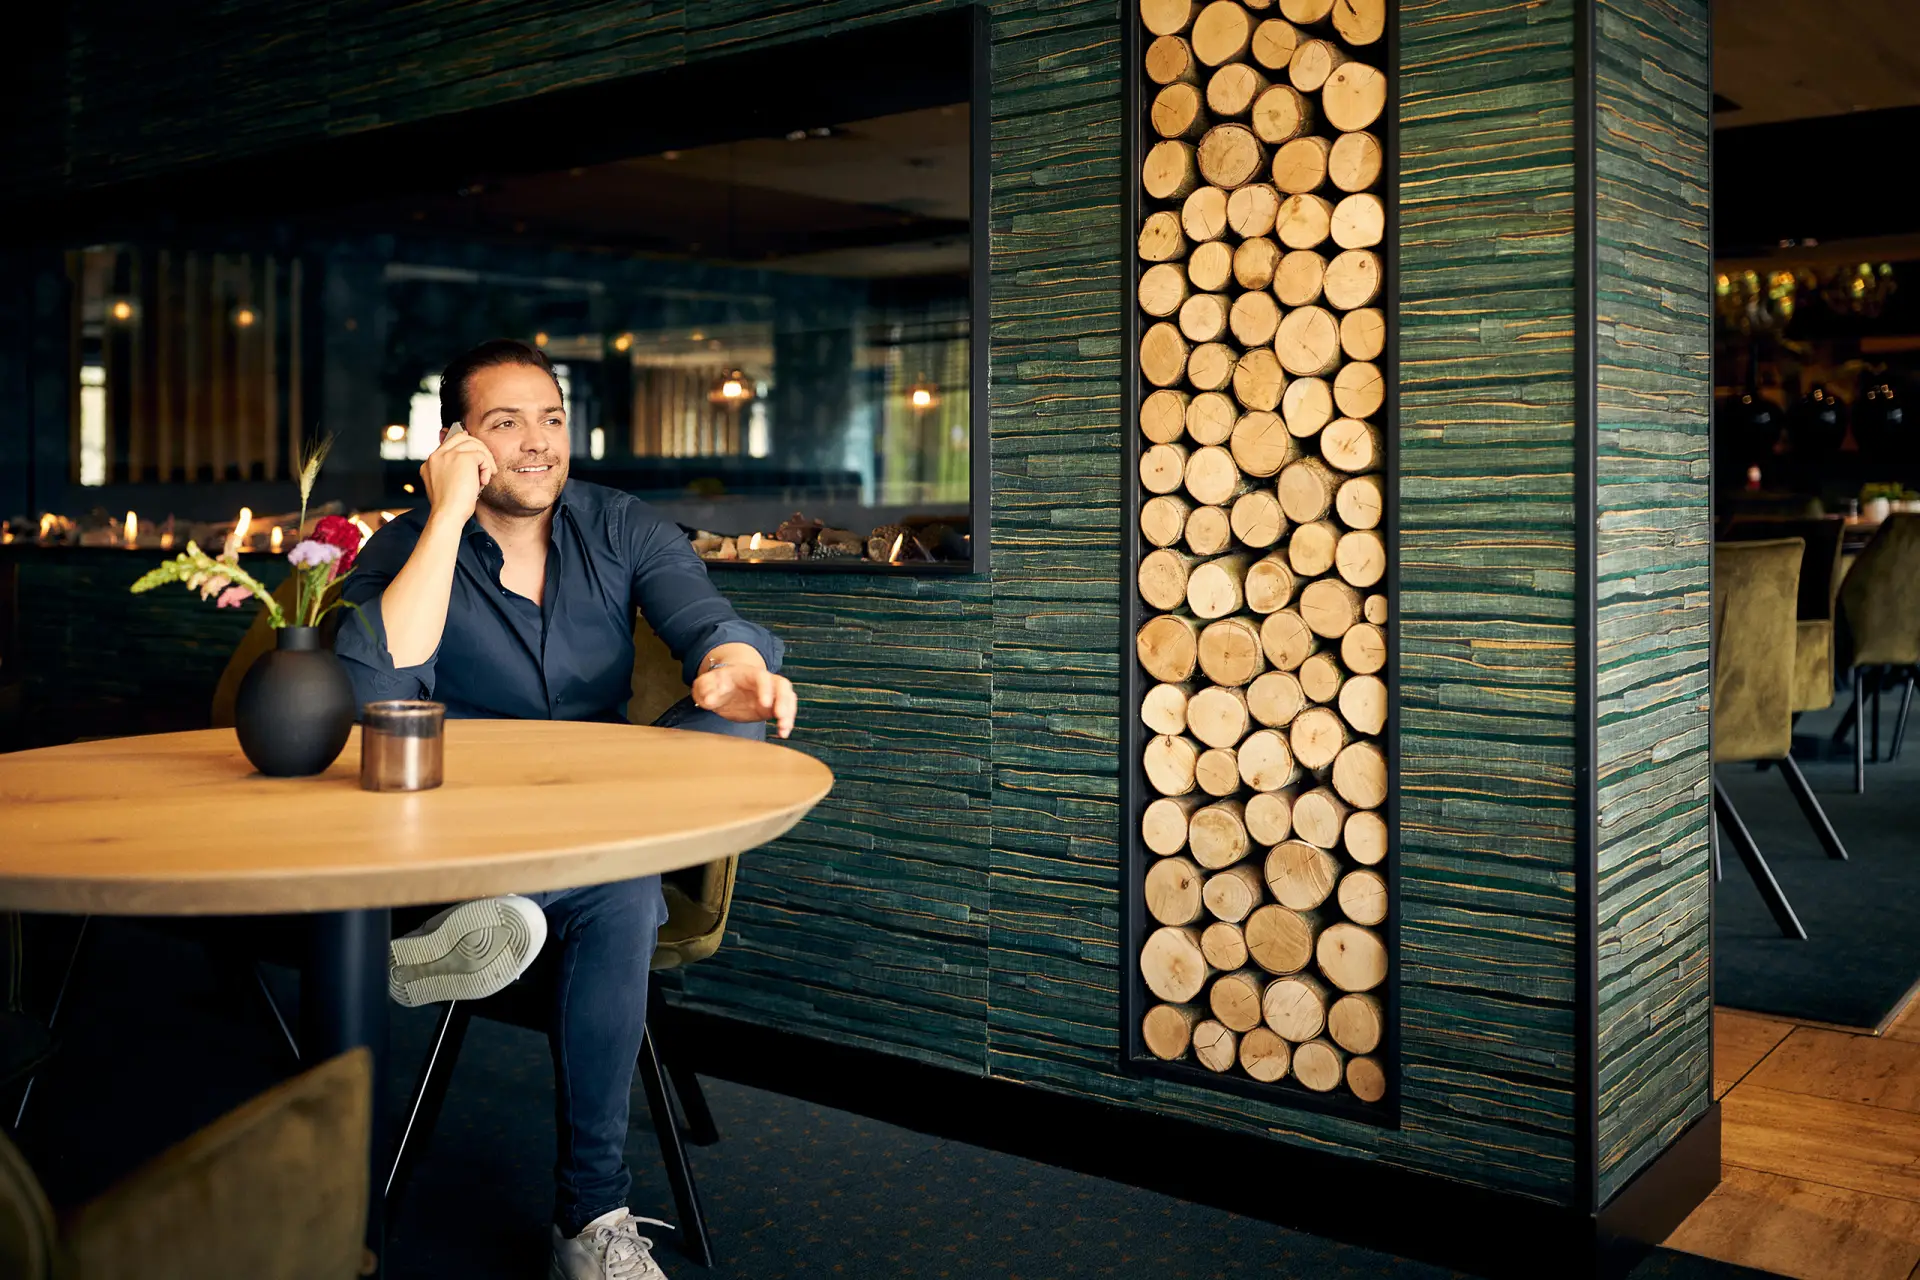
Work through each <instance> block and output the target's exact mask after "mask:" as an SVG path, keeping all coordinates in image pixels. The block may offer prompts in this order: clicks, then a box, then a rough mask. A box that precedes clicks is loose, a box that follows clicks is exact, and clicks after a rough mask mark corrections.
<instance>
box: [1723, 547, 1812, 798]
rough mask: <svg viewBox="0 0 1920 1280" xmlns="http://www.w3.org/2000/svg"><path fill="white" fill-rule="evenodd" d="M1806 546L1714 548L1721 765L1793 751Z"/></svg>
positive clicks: (1776, 758)
mask: <svg viewBox="0 0 1920 1280" xmlns="http://www.w3.org/2000/svg"><path fill="white" fill-rule="evenodd" d="M1804 550H1805V546H1804V544H1803V543H1802V542H1801V541H1800V539H1798V538H1776V539H1771V540H1768V541H1765V542H1716V543H1715V544H1714V546H1713V658H1714V667H1713V759H1714V762H1715V763H1716V764H1720V763H1728V762H1732V761H1739V760H1778V759H1780V758H1781V757H1783V756H1785V755H1786V754H1787V753H1788V751H1789V750H1791V749H1792V746H1793V676H1794V645H1795V620H1794V602H1795V598H1796V597H1797V596H1798V594H1799V590H1800V559H1801V555H1802V553H1803V552H1804Z"/></svg>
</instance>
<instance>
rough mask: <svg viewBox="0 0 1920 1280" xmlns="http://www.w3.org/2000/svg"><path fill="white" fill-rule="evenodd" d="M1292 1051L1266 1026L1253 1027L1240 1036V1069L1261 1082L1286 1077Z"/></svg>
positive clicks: (1269, 1082) (1274, 1080)
mask: <svg viewBox="0 0 1920 1280" xmlns="http://www.w3.org/2000/svg"><path fill="white" fill-rule="evenodd" d="M1292 1056H1293V1051H1292V1050H1291V1049H1289V1048H1288V1047H1287V1042H1286V1041H1285V1040H1282V1039H1281V1038H1280V1037H1279V1036H1277V1035H1275V1034H1274V1033H1273V1032H1272V1031H1270V1030H1268V1029H1267V1028H1266V1027H1255V1028H1254V1029H1253V1030H1251V1031H1249V1032H1247V1034H1246V1035H1244V1036H1241V1037H1240V1069H1241V1070H1242V1071H1244V1072H1246V1073H1247V1074H1248V1075H1250V1076H1252V1077H1253V1078H1254V1079H1255V1080H1258V1081H1259V1082H1260V1083H1262V1084H1273V1083H1275V1082H1276V1081H1280V1080H1284V1079H1286V1078H1287V1071H1288V1068H1289V1066H1290V1064H1291V1059H1292Z"/></svg>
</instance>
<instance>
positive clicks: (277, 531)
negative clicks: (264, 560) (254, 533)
mask: <svg viewBox="0 0 1920 1280" xmlns="http://www.w3.org/2000/svg"><path fill="white" fill-rule="evenodd" d="M286 536H287V531H286V530H285V529H282V528H281V527H280V526H279V525H275V526H273V532H272V533H270V534H268V535H267V545H268V546H269V547H272V548H273V550H274V551H275V552H276V553H277V552H278V551H279V550H280V544H281V543H282V542H283V541H284V540H285V539H286Z"/></svg>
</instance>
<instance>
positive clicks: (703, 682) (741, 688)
mask: <svg viewBox="0 0 1920 1280" xmlns="http://www.w3.org/2000/svg"><path fill="white" fill-rule="evenodd" d="M693 704H694V705H695V706H696V707H699V708H701V709H702V710H706V711H711V712H713V713H714V714H715V715H717V716H721V717H723V718H724V719H727V720H732V721H735V722H736V723H739V724H752V723H753V722H755V721H757V720H772V721H774V722H775V723H776V725H777V726H778V731H779V734H780V736H781V737H783V738H784V737H786V736H788V735H789V734H791V733H792V732H793V718H794V716H795V714H796V713H797V712H798V711H799V709H800V699H799V698H798V696H797V695H795V693H794V691H793V681H791V680H789V679H787V678H786V677H785V676H781V675H775V674H774V673H773V672H771V671H769V670H767V664H766V662H765V660H763V659H762V658H761V657H760V654H759V652H758V651H757V650H755V649H754V648H753V646H752V645H745V644H723V645H721V646H719V647H718V648H716V649H715V650H714V651H713V652H712V653H710V654H708V655H707V657H706V659H705V660H704V661H703V662H702V664H701V671H700V675H699V677H698V678H696V679H695V680H694V682H693Z"/></svg>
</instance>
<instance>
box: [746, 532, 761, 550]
mask: <svg viewBox="0 0 1920 1280" xmlns="http://www.w3.org/2000/svg"><path fill="white" fill-rule="evenodd" d="M759 549H760V535H759V534H757V533H756V534H754V535H753V541H751V542H749V543H748V544H747V550H749V551H758V550H759Z"/></svg>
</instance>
